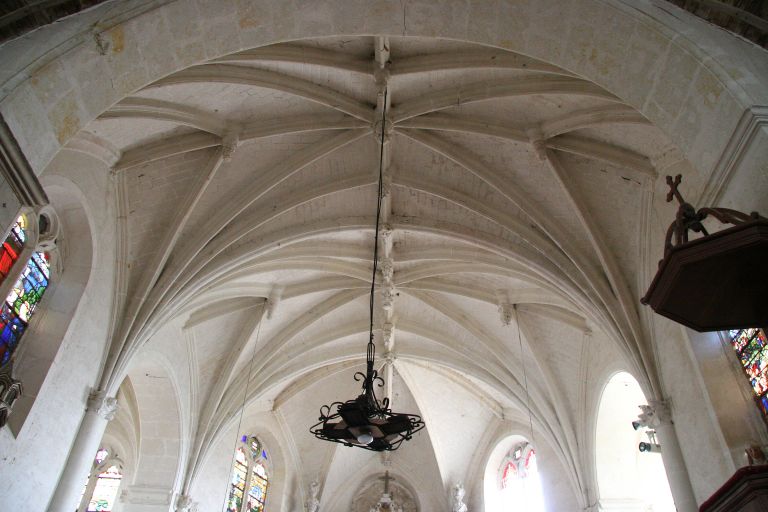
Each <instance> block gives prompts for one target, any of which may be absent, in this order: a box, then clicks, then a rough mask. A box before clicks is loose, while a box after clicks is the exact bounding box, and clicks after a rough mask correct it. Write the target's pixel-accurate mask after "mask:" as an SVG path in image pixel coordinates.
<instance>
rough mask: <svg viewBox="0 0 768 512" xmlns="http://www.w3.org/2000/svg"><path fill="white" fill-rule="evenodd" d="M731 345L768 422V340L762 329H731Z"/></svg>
mask: <svg viewBox="0 0 768 512" xmlns="http://www.w3.org/2000/svg"><path fill="white" fill-rule="evenodd" d="M728 334H729V335H730V338H731V345H732V346H733V349H734V350H735V351H736V354H737V355H738V356H739V362H740V363H741V366H742V368H744V372H745V373H746V374H747V378H748V379H749V383H750V385H751V386H752V391H753V393H754V395H755V402H756V403H757V406H758V408H759V409H760V411H761V412H762V413H763V417H764V418H765V419H766V421H768V340H767V339H766V336H765V331H763V330H762V329H756V328H752V329H733V330H731V331H728Z"/></svg>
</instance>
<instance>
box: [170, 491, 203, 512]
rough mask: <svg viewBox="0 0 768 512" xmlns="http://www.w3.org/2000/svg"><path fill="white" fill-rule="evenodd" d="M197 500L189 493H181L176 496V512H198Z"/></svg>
mask: <svg viewBox="0 0 768 512" xmlns="http://www.w3.org/2000/svg"><path fill="white" fill-rule="evenodd" d="M197 507H198V505H197V502H196V501H194V500H192V497H191V496H189V495H187V494H179V496H178V497H177V498H176V509H175V511H176V512H197V511H198V508H197Z"/></svg>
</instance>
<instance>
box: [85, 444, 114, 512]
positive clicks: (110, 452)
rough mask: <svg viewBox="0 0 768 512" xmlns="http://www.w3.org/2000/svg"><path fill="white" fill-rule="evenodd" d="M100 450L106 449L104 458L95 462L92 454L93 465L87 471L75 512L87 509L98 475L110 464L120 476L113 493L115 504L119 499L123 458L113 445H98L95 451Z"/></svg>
mask: <svg viewBox="0 0 768 512" xmlns="http://www.w3.org/2000/svg"><path fill="white" fill-rule="evenodd" d="M101 450H106V451H107V456H106V457H105V458H104V460H102V461H101V462H99V463H97V462H96V455H94V457H93V465H92V466H91V471H90V473H88V478H87V480H86V484H85V489H83V496H82V498H81V499H80V503H79V504H78V506H77V510H76V511H75V512H86V511H87V510H88V504H89V503H90V501H91V498H92V497H93V493H94V491H95V490H96V484H97V483H98V481H99V478H100V477H99V475H100V474H101V473H103V472H104V471H106V470H107V469H109V468H110V467H112V466H117V469H118V470H119V472H120V476H121V477H122V478H121V479H120V485H119V486H118V487H117V492H116V493H115V505H117V503H118V500H119V499H120V488H121V487H122V485H123V482H124V481H125V464H124V463H123V460H122V459H121V458H120V457H119V456H118V454H117V452H116V451H115V449H114V447H113V446H111V445H102V446H100V447H99V449H98V450H97V451H96V453H98V452H99V451H101ZM113 510H114V509H113Z"/></svg>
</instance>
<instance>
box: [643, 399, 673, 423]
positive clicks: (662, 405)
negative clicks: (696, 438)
mask: <svg viewBox="0 0 768 512" xmlns="http://www.w3.org/2000/svg"><path fill="white" fill-rule="evenodd" d="M648 407H650V410H651V412H652V414H653V417H654V419H655V420H656V422H657V423H660V424H669V423H672V408H671V407H670V404H669V402H668V401H667V400H648Z"/></svg>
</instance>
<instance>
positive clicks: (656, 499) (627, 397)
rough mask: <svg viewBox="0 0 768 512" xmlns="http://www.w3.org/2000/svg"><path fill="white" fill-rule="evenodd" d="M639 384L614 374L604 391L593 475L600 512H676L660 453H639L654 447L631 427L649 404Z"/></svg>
mask: <svg viewBox="0 0 768 512" xmlns="http://www.w3.org/2000/svg"><path fill="white" fill-rule="evenodd" d="M647 403H648V402H647V401H646V399H645V395H644V394H643V390H642V389H641V387H640V384H639V383H638V382H637V380H636V379H635V378H634V377H633V376H632V375H631V374H629V373H627V372H619V373H616V374H614V375H613V376H612V377H611V378H610V379H609V380H608V382H607V383H606V384H605V387H604V388H603V392H602V396H601V397H600V406H599V409H598V413H597V422H596V425H595V469H596V473H597V487H598V493H599V498H600V510H604V511H606V512H608V511H626V510H653V511H654V512H674V511H675V504H674V502H673V500H672V493H671V491H670V489H669V483H668V482H667V473H666V470H665V469H664V461H663V460H662V458H661V454H660V453H655V452H654V453H650V452H645V453H641V452H640V450H639V444H640V442H651V441H650V438H649V437H648V434H647V433H646V431H645V430H644V429H638V430H635V429H634V428H633V426H632V422H633V421H635V420H636V419H637V415H638V414H639V413H640V409H639V407H638V406H639V405H640V404H643V405H645V404H647Z"/></svg>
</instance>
